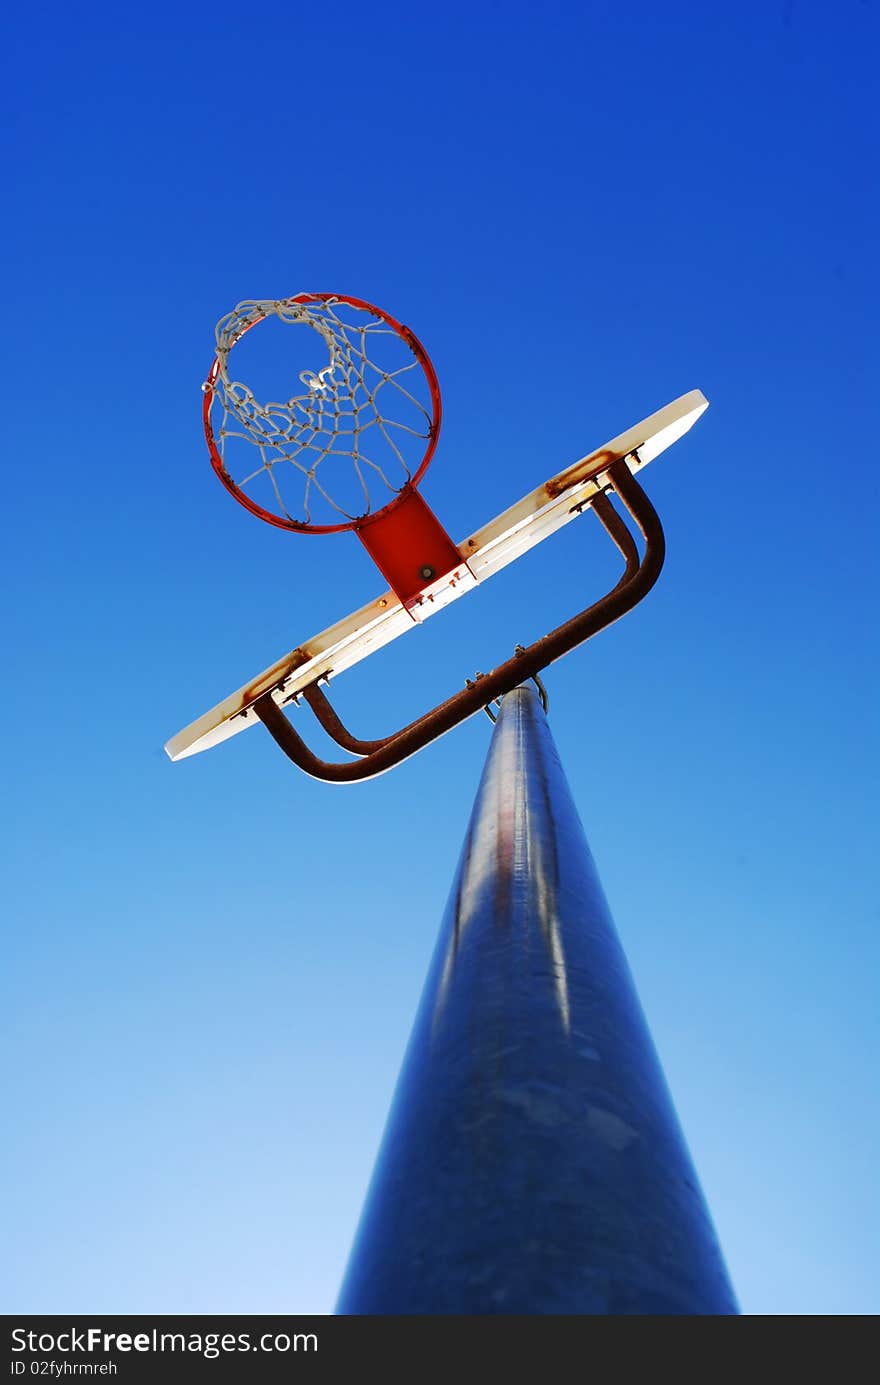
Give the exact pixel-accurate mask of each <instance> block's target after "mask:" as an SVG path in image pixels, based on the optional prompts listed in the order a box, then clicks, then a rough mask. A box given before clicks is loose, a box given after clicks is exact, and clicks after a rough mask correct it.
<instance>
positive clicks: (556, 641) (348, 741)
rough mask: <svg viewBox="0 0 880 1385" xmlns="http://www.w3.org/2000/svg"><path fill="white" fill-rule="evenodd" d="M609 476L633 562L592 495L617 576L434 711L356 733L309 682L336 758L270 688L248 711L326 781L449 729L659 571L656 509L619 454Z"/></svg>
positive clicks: (583, 634) (374, 767)
mask: <svg viewBox="0 0 880 1385" xmlns="http://www.w3.org/2000/svg"><path fill="white" fill-rule="evenodd" d="M608 479H609V481H610V482H611V485H612V486H613V488H614V491H615V493H616V494H617V495H618V496H619V498H620V500H621V501H622V503H623V505H624V507H625V509H626V510H627V511H628V512H629V514H630V515H631V516H632V518H633V519H634V520H635V522H636V525H637V526H638V529H639V531H640V533H641V534H642V537H643V538H644V540H645V551H644V554H643V556H642V560H641V562H639V561H638V555H637V550H636V548H635V544H634V542H633V539H632V536H631V535H630V533H629V531H628V529H627V528H626V526H625V524H624V523H623V521H622V520H621V519H620V517H619V516H618V515H617V512H616V511H615V510H614V508H613V506H612V505H611V504H610V502H609V501H608V500H607V498H606V497H604V496H597V497H596V499H595V500H594V501H593V502H592V508H593V509H594V510H595V511H596V513H597V515H598V517H599V519H600V521H601V523H602V524H603V525H604V527H605V529H606V530H607V531H608V533H609V534H610V536H611V538H612V539H613V540H614V542H615V544H616V545H617V547H618V548H619V549H620V551H621V553H622V554H623V556H624V559H625V561H626V567H625V570H624V574H623V576H622V577H621V579H620V581H619V582H618V583H617V585H616V586H615V587H614V588H613V589H612V590H611V591H610V592H608V594H607V595H606V596H603V597H602V598H601V599H600V600H599V601H596V602H594V604H593V605H592V606H589V607H588V608H587V609H586V610H585V611H581V613H580V614H579V615H576V616H573V617H572V619H571V620H567V621H566V622H565V623H564V624H563V625H559V626H557V628H556V629H555V630H551V632H550V633H549V634H548V635H544V636H543V638H542V639H539V640H536V641H535V642H534V644H531V645H529V646H528V647H527V648H526V649H525V650H523V651H522V653H518V654H515V655H514V656H513V658H512V659H508V660H506V661H505V663H503V664H499V665H498V667H497V668H495V669H493V670H492V672H491V673H487V674H485V675H484V676H483V677H482V678H480V680H479V681H478V682H477V683H475V684H473V685H472V686H471V687H468V688H464V689H463V690H462V691H461V692H458V693H456V694H454V696H452V697H450V698H448V699H447V700H446V701H445V702H441V703H440V704H439V705H438V706H437V707H435V708H434V709H433V711H430V712H427V713H426V714H425V715H424V716H422V717H419V718H418V720H417V721H414V722H411V723H410V725H409V726H405V727H404V728H403V729H402V730H400V731H398V732H396V733H395V734H394V735H392V736H387V737H385V738H384V739H382V740H380V741H360V740H358V739H357V738H356V737H354V736H351V735H350V734H349V732H348V731H347V730H346V729H345V727H344V726H343V724H342V722H341V721H340V720H339V718H338V717H337V715H336V713H335V712H334V710H333V708H332V707H331V705H330V703H329V702H328V701H327V698H326V697H325V696H324V694H323V693H322V692H321V691H320V689H318V687H317V685H316V684H313V685H312V686H311V688H308V689H306V690H305V692H304V694H303V695H304V696H305V697H306V700H307V701H308V703H309V706H310V707H311V708H312V711H313V712H314V713H315V715H316V716H317V718H318V720H319V722H320V723H321V725H322V726H323V727H324V729H325V730H326V731H328V732H329V734H330V735H331V736H332V737H333V739H335V740H336V741H337V743H338V744H340V745H342V746H343V747H344V748H345V749H348V750H351V751H353V752H354V753H355V754H359V755H362V756H363V758H362V759H360V760H352V761H347V762H345V763H340V764H333V763H329V762H328V761H326V760H321V759H320V758H319V757H318V756H317V755H315V754H313V752H312V751H311V750H310V749H309V748H308V746H307V745H306V743H305V741H304V740H303V739H302V737H301V736H300V735H299V734H298V732H296V731H295V730H294V729H293V727H292V726H291V724H290V722H289V721H288V719H287V717H286V716H285V715H284V713H283V712H282V711H281V708H280V707H279V706H278V705H277V703H276V702H275V700H274V698H273V697H272V695H271V693H265V694H264V695H263V696H262V697H261V698H259V699H258V700H257V701H256V702H255V703H254V711H255V712H256V714H257V716H258V717H259V718H260V720H261V721H262V722H263V725H264V726H265V727H266V729H267V730H268V731H269V732H270V734H271V735H272V736H273V738H274V739H275V740H276V741H277V743H278V745H280V747H281V749H282V750H283V751H284V753H285V755H287V756H288V758H289V759H291V760H292V761H293V763H294V764H295V765H298V766H299V768H300V769H302V770H305V772H306V773H307V774H310V775H312V776H313V777H314V778H316V779H325V780H327V781H329V782H331V783H340V784H344V783H353V782H355V781H357V780H360V779H371V778H373V776H374V775H377V774H384V772H385V771H386V770H389V769H392V768H393V767H394V766H395V765H398V764H400V763H401V761H403V760H406V759H408V758H409V756H410V755H413V754H415V752H416V751H417V750H421V749H422V748H423V746H426V745H428V744H429V742H430V741H432V740H436V738H437V737H438V736H442V735H444V734H445V732H447V731H450V730H452V728H453V727H454V726H457V725H458V724H459V722H462V721H465V720H466V719H467V718H468V717H469V716H473V714H474V713H475V712H479V711H481V710H482V708H483V707H484V706H485V705H486V703H487V702H489V701H491V700H492V699H493V698H495V697H502V696H503V695H504V694H505V693H508V692H510V691H511V690H512V689H513V688H515V687H517V686H518V685H519V684H520V683H522V682H524V681H525V680H526V679H528V678H531V677H532V676H533V674H535V673H539V672H540V671H541V669H543V668H546V667H547V665H548V664H551V663H553V662H554V661H555V660H556V659H559V658H561V657H562V655H563V654H567V653H568V652H569V651H570V650H572V649H574V648H576V647H577V645H579V644H582V643H583V642H584V640H587V639H589V638H590V637H591V636H592V635H595V634H597V633H598V632H599V631H600V630H604V629H605V628H606V627H607V626H609V625H611V624H612V622H613V621H615V620H619V618H620V617H621V616H622V615H625V614H626V612H627V611H629V610H631V609H632V608H633V606H635V605H636V604H637V603H638V602H639V601H641V599H642V597H643V596H646V595H647V593H648V592H649V591H650V590H651V588H652V587H653V585H654V583H655V582H656V581H657V578H658V577H659V576H660V572H661V569H662V567H663V559H664V557H665V551H666V545H665V541H664V538H663V529H662V526H661V524H660V520H659V518H658V516H657V512H656V511H655V509H654V507H653V505H652V504H651V502H650V500H649V499H648V497H647V496H646V495H645V492H644V491H643V490H642V488H641V486H640V485H639V483H638V481H636V479H635V477H634V476H633V475H632V473H631V472H630V469H629V467H628V466H627V464H626V462H625V461H618V462H615V463H613V465H612V466H610V467H609V468H608Z"/></svg>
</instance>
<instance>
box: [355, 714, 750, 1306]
mask: <svg viewBox="0 0 880 1385" xmlns="http://www.w3.org/2000/svg"><path fill="white" fill-rule="evenodd" d="M737 1311H738V1310H737V1306H736V1301H735V1298H734V1295H733V1291H732V1289H731V1286H730V1283H729V1281H728V1278H727V1273H726V1270H725V1267H724V1263H723V1260H722V1257H721V1253H720V1250H719V1247H718V1243H717V1241H716V1238H715V1233H714V1230H713V1228H712V1224H711V1221H710V1218H709V1214H708V1212H707V1209H706V1206H705V1203H704V1201H703V1198H702V1194H701V1192H700V1189H699V1185H698V1183H697V1178H696V1174H695V1172H694V1169H693V1166H692V1164H691V1160H690V1157H689V1155H688V1152H687V1148H686V1146H685V1143H684V1140H683V1137H682V1134H681V1131H680V1129H679V1126H678V1122H677V1120H676V1117H675V1112H674V1110H673V1107H672V1103H671V1101H670V1098H669V1094H668V1092H667V1088H666V1084H665V1082H664V1079H663V1074H662V1072H661V1069H660V1066H659V1063H658V1061H657V1057H656V1054H655V1051H654V1048H653V1045H652V1042H651V1038H650V1035H649V1033H648V1030H647V1027H646V1024H645V1021H644V1018H643V1016H642V1012H641V1009H640V1006H639V1002H638V999H637V997H636V994H635V990H634V988H633V983H632V980H631V978H630V974H629V969H628V967H627V964H626V960H625V958H624V955H623V952H622V950H621V947H620V944H619V942H618V940H617V936H616V934H615V931H614V925H613V923H612V921H611V917H610V915H609V912H608V906H607V904H606V902H605V898H604V896H603V894H602V888H601V885H600V884H599V879H598V876H597V874H596V869H595V866H594V864H593V860H592V857H591V855H590V851H589V848H588V846H587V843H586V839H585V837H584V833H583V828H582V827H581V824H580V821H579V819H578V815H577V811H576V809H575V807H574V803H573V802H572V798H571V794H570V791H569V789H568V785H567V783H566V781H565V776H564V774H563V771H562V767H561V765H560V763H559V758H558V755H557V752H556V748H555V746H554V744H553V740H552V737H551V735H550V731H549V728H548V726H547V722H546V718H545V716H544V713H543V711H542V709H541V705H540V703H539V701H538V698H537V695H536V693H535V692H534V691H533V690H532V689H531V688H530V687H520V688H517V689H515V690H514V691H513V692H511V693H509V694H508V695H507V696H506V697H505V699H504V702H503V704H502V707H501V710H500V713H499V716H498V721H497V725H496V727H495V732H494V735H493V737H492V744H491V748H490V750H489V754H488V757H487V760H486V766H485V769H484V772H483V778H482V781H481V784H480V788H479V792H478V794H477V799H476V803H475V805H474V810H473V815H472V818H471V822H470V827H469V830H468V834H467V838H466V841H465V844H464V849H463V851H462V856H461V861H460V864H459V869H458V875H457V878H456V881H455V885H454V887H453V890H452V895H451V898H450V901H449V905H448V908H447V911H446V916H445V919H444V923H443V927H442V929H441V933H440V939H439V942H438V946H437V950H436V953H435V956H434V960H433V963H432V966H431V970H430V972H429V975H428V980H427V983H426V986H425V991H424V995H423V998H422V1004H421V1008H420V1010H419V1014H418V1017H417V1020H416V1023H415V1027H414V1030H413V1034H412V1038H411V1040H410V1045H409V1049H408V1051H407V1055H406V1058H405V1061H404V1065H403V1070H402V1072H401V1076H400V1080H399V1083H398V1087H397V1092H396V1095H395V1098H394V1103H393V1106H392V1110H391V1114H390V1117H389V1120H388V1125H387V1128H386V1131H385V1136H384V1139H383V1142H382V1147H381V1150H380V1153H379V1157H378V1160H377V1163H376V1168H375V1172H374V1175H373V1180H372V1184H371V1187H370V1191H369V1194H368V1197H367V1201H366V1205H365V1208H364V1212H363V1216H362V1220H361V1225H360V1228H359V1230H358V1234H357V1237H356V1240H355V1244H354V1248H353V1250H352V1255H351V1260H350V1263H349V1267H348V1271H347V1274H346V1277H345V1282H344V1284H343V1287H342V1292H341V1295H340V1300H339V1305H338V1308H337V1312H339V1313H344V1314H396V1313H406V1314H413V1313H430V1314H434V1313H449V1314H456V1313H528V1314H550V1313H565V1314H571V1313H592V1314H603V1315H607V1314H635V1313H648V1314H681V1313H695V1314H730V1313H736V1312H737Z"/></svg>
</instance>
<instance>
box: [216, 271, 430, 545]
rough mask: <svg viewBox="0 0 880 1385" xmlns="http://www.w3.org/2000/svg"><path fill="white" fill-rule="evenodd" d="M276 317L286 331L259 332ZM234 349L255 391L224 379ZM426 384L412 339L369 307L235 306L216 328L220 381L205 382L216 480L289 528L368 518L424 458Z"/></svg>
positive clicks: (336, 303)
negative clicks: (217, 467) (220, 476)
mask: <svg viewBox="0 0 880 1385" xmlns="http://www.w3.org/2000/svg"><path fill="white" fill-rule="evenodd" d="M273 319H274V323H275V327H276V328H277V327H278V325H279V324H281V325H282V327H283V333H279V331H278V330H275V331H272V330H267V329H268V328H269V326H270V324H271V323H272V320H273ZM261 324H262V325H261ZM251 327H256V330H255V331H253V332H250V331H249V329H250V328H251ZM295 327H308V328H311V331H309V332H293V331H291V329H292V328H295ZM404 330H405V329H404ZM245 334H247V335H245ZM233 348H235V372H236V376H237V375H238V374H239V372H241V373H244V372H245V369H247V371H248V374H249V378H250V379H251V380H252V381H253V382H254V383H253V384H245V383H244V381H243V380H242V379H239V378H235V376H233V374H232V373H231V367H230V358H231V356H232V351H233ZM429 368H430V367H429ZM258 377H259V379H260V381H261V382H262V386H263V388H262V389H261V393H262V394H263V396H264V397H265V396H266V395H268V394H277V396H278V397H277V398H267V399H266V402H261V401H260V399H259V398H258V397H257V394H256V392H255V391H256V390H257V389H259V388H260V385H259V384H257V383H256V381H257V378H258ZM431 383H432V377H430V378H429V376H428V373H427V371H426V368H425V365H424V364H423V361H422V359H421V358H420V356H419V355H417V354H416V352H415V350H414V347H413V345H412V343H411V342H410V341H409V340H408V339H407V337H406V336H403V335H401V332H400V331H398V330H397V329H396V326H394V325H392V324H391V323H389V322H388V321H386V320H385V319H384V318H383V317H381V316H379V315H378V314H377V313H376V312H375V311H373V310H371V309H370V308H369V307H368V305H364V306H363V307H359V306H355V305H354V304H352V303H349V302H347V301H345V300H344V299H339V298H327V299H325V300H322V301H312V302H305V303H302V302H296V301H295V300H293V299H284V300H282V301H278V302H275V301H271V300H269V301H262V302H257V301H250V302H244V303H239V305H238V307H237V308H235V310H234V311H233V312H231V313H229V314H228V315H227V316H226V317H224V318H221V320H220V322H219V323H218V324H217V371H216V379H215V380H214V381H213V383H212V382H210V381H209V384H208V386H206V388H209V389H211V390H212V400H211V417H210V423H211V434H212V435H213V444H214V447H215V448H216V453H217V459H218V460H219V463H220V467H221V468H222V474H223V479H224V480H225V481H226V482H228V483H231V484H232V488H233V489H234V490H235V491H236V492H238V493H239V498H244V499H245V500H246V502H247V501H249V502H250V504H251V506H252V507H253V506H256V507H258V508H259V509H260V510H262V511H263V512H264V514H266V515H267V516H268V515H271V516H276V517H277V518H278V519H280V520H281V521H282V522H285V523H290V524H292V525H302V526H303V527H305V526H314V527H317V528H323V527H335V526H339V525H345V524H348V523H352V522H354V521H356V520H358V519H361V518H363V517H364V516H365V515H368V514H374V513H376V512H377V511H378V510H380V509H382V508H383V507H384V506H385V505H387V504H388V503H389V501H391V500H393V499H394V496H395V495H396V494H397V493H398V492H399V491H400V490H401V489H402V488H403V487H404V486H405V484H406V483H407V481H409V480H411V479H412V477H413V476H414V475H415V473H416V472H417V471H418V468H419V466H420V464H421V462H422V460H423V458H424V457H425V455H426V452H427V450H428V447H429V444H430V442H431V439H432V437H433V436H434V432H435V414H434V403H435V401H434V398H433V396H432V389H431ZM254 449H256V453H257V457H255V455H254ZM257 458H258V459H259V460H257Z"/></svg>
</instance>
